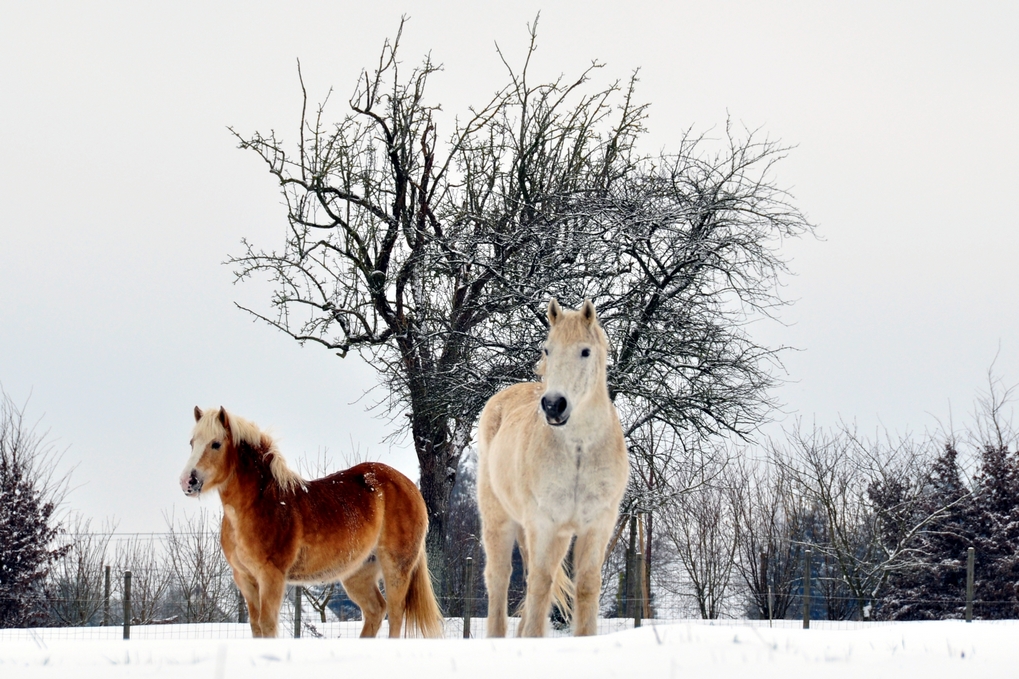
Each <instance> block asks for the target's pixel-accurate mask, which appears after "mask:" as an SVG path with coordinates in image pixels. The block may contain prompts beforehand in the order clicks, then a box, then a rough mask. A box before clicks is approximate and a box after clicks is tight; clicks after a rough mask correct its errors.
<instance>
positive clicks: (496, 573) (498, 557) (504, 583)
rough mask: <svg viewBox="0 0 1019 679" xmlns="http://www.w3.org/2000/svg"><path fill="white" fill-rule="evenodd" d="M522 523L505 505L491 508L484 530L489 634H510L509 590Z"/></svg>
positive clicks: (484, 521) (492, 635)
mask: <svg viewBox="0 0 1019 679" xmlns="http://www.w3.org/2000/svg"><path fill="white" fill-rule="evenodd" d="M517 531H518V526H517V524H516V523H515V522H514V521H513V520H512V519H510V518H509V517H508V516H507V515H506V514H505V512H503V511H502V508H501V507H497V508H492V509H487V510H486V512H485V514H484V517H483V520H482V530H481V544H482V546H483V547H484V549H485V589H486V590H488V622H487V628H488V634H487V635H488V636H489V637H504V636H506V623H507V615H508V611H507V610H506V608H507V603H506V599H507V591H508V590H509V581H510V576H511V575H512V574H513V543H514V542H516V538H517Z"/></svg>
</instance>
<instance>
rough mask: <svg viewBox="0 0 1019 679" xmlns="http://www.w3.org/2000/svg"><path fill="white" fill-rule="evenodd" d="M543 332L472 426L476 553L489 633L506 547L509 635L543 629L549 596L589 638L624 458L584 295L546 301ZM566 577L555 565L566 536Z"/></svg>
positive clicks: (499, 621) (597, 329) (499, 604)
mask: <svg viewBox="0 0 1019 679" xmlns="http://www.w3.org/2000/svg"><path fill="white" fill-rule="evenodd" d="M548 321H549V325H550V328H549V333H548V339H547V340H546V341H545V347H544V356H543V357H542V360H541V362H540V363H539V365H538V368H537V370H536V372H537V373H538V374H539V375H542V381H541V382H540V383H536V382H528V383H523V384H515V385H513V386H511V387H509V388H507V389H504V390H502V391H500V392H499V393H498V394H496V395H495V396H493V397H492V398H491V399H490V400H489V401H488V403H487V404H486V405H485V409H484V410H483V411H482V413H481V418H480V420H479V422H478V437H479V462H478V465H479V467H478V506H479V509H480V510H481V523H482V543H483V544H484V547H485V557H486V564H485V585H486V587H487V588H488V635H489V636H492V637H502V636H506V622H507V620H506V615H507V611H506V590H507V588H508V586H509V579H510V573H511V570H512V565H511V558H512V555H513V543H514V541H516V542H518V543H520V550H521V553H522V555H523V557H524V563H525V566H526V573H527V594H526V598H525V600H524V607H523V611H522V620H521V623H520V630H519V633H520V636H530V637H540V636H544V635H545V633H546V628H547V625H548V615H549V611H550V608H551V604H552V599H553V598H554V599H555V600H556V603H557V605H558V606H559V608H560V609H561V610H563V612H564V613H565V614H566V615H567V616H569V615H570V613H571V610H570V609H571V605H570V603H569V598H570V597H571V596H572V597H574V598H575V610H574V611H573V613H574V615H573V633H574V634H575V635H578V636H580V635H590V634H594V633H595V632H596V625H597V621H598V597H599V595H600V593H601V569H602V563H603V561H604V559H605V548H606V546H607V545H608V542H609V538H610V537H611V534H612V530H613V528H614V526H615V524H616V519H617V517H618V514H619V502H620V501H621V500H622V498H623V491H624V490H625V489H626V481H627V477H628V475H629V463H628V461H627V457H626V444H625V442H624V440H623V430H622V428H621V427H620V425H619V416H618V415H617V414H616V408H615V406H614V405H612V401H611V400H610V399H609V392H608V387H607V386H606V383H605V366H606V362H607V357H608V338H607V337H606V335H605V331H604V330H602V327H601V325H599V324H598V319H597V316H596V314H595V310H594V305H593V304H591V301H590V300H587V301H585V302H584V305H583V306H582V307H581V308H580V309H579V310H578V311H564V310H563V309H562V308H560V306H559V304H558V302H556V300H554V299H553V300H552V301H551V302H549V305H548ZM574 535H576V536H577V542H576V545H575V546H574V551H573V567H574V571H575V582H572V583H571V582H570V580H569V576H568V575H567V573H566V572H565V569H564V568H563V559H564V558H565V556H566V553H567V551H568V550H569V547H570V541H571V539H572V538H573V536H574Z"/></svg>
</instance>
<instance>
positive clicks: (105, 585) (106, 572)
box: [103, 566, 110, 627]
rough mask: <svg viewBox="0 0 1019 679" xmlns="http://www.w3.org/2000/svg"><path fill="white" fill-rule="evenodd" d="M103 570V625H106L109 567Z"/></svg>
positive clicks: (108, 618)
mask: <svg viewBox="0 0 1019 679" xmlns="http://www.w3.org/2000/svg"><path fill="white" fill-rule="evenodd" d="M103 571H104V573H103V627H106V626H107V625H109V624H110V567H109V566H107V567H106V568H104V569H103Z"/></svg>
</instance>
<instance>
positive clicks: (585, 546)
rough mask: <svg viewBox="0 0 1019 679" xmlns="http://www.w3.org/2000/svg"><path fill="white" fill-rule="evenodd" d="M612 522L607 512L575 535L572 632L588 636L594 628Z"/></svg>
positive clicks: (592, 632)
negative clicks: (574, 595) (603, 516)
mask: <svg viewBox="0 0 1019 679" xmlns="http://www.w3.org/2000/svg"><path fill="white" fill-rule="evenodd" d="M615 522H616V521H615V517H614V516H609V517H606V518H605V519H604V520H602V521H600V522H596V523H594V524H592V525H590V526H588V527H587V529H586V530H584V532H582V533H581V534H580V535H578V536H577V543H576V545H574V547H573V568H574V571H575V573H576V577H575V581H576V583H577V587H576V590H577V593H576V596H577V599H576V602H575V604H574V607H573V608H574V617H573V634H574V636H578V637H579V636H589V635H592V634H596V633H597V632H598V600H599V599H600V597H601V569H602V564H603V563H604V561H605V548H606V547H607V546H608V544H609V538H611V537H612V529H613V528H614V527H615Z"/></svg>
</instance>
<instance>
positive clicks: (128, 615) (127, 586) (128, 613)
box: [124, 571, 131, 639]
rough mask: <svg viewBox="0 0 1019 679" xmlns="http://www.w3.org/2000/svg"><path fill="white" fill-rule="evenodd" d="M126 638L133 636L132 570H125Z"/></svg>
mask: <svg viewBox="0 0 1019 679" xmlns="http://www.w3.org/2000/svg"><path fill="white" fill-rule="evenodd" d="M124 638H125V639H130V638H131V571H124Z"/></svg>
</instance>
